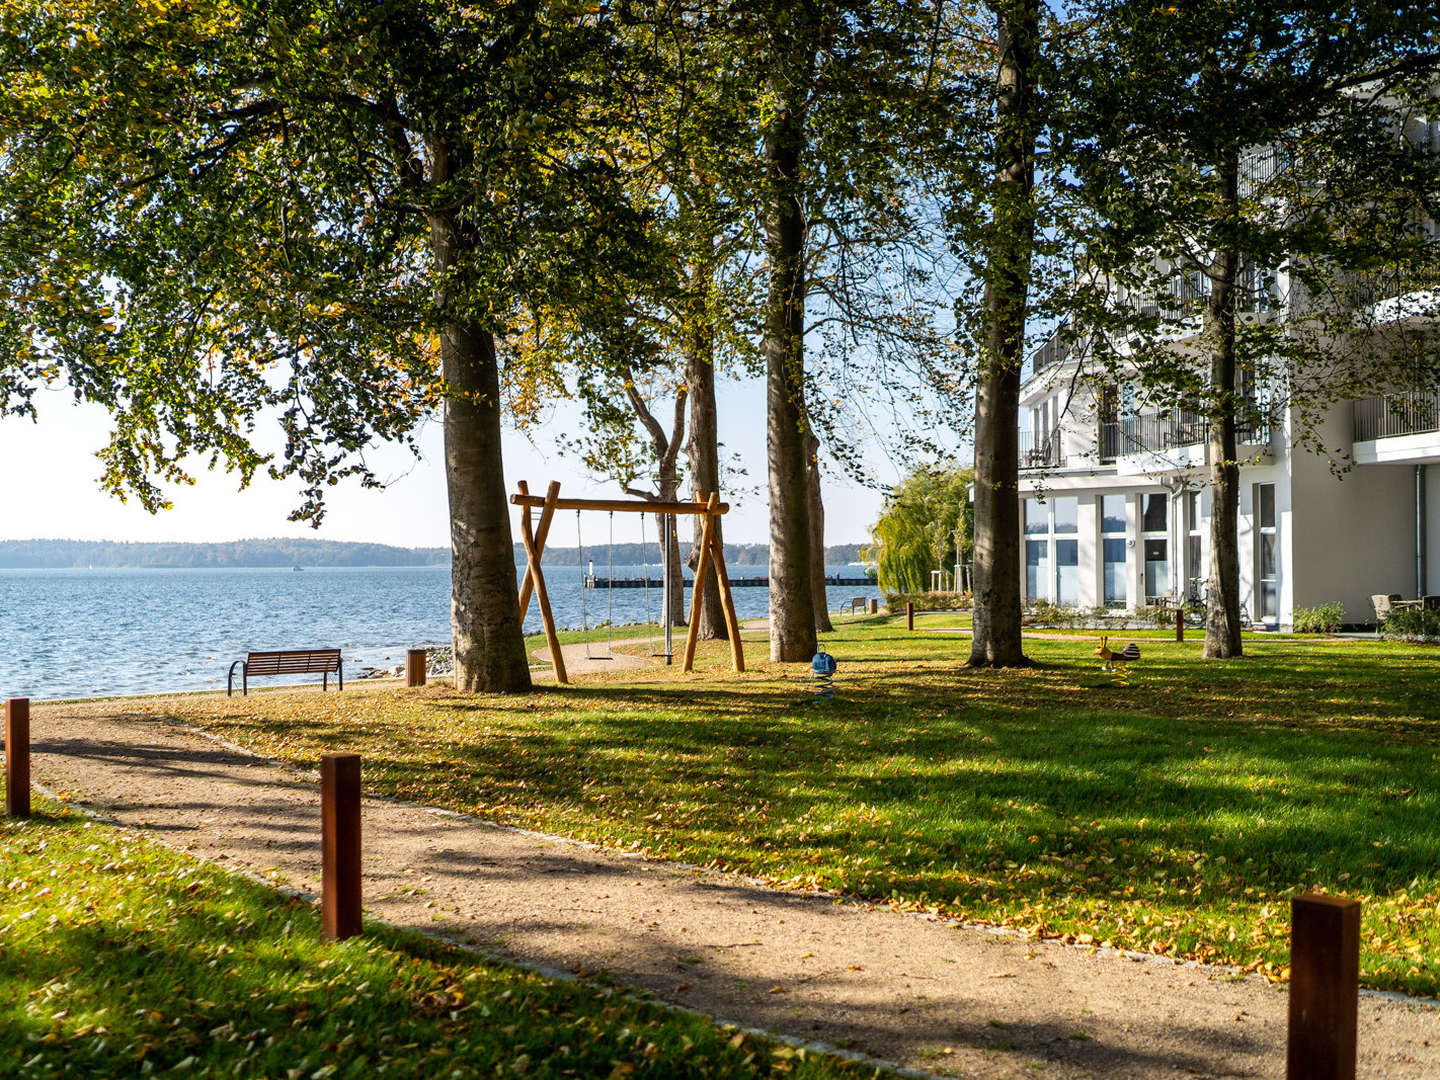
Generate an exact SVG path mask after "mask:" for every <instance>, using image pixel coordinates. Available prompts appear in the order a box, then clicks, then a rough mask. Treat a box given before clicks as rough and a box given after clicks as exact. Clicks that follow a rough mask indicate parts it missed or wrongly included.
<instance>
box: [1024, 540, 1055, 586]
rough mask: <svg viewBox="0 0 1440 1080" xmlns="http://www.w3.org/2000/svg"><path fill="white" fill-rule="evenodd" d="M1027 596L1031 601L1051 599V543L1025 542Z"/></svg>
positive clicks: (1042, 541)
mask: <svg viewBox="0 0 1440 1080" xmlns="http://www.w3.org/2000/svg"><path fill="white" fill-rule="evenodd" d="M1025 595H1026V596H1027V597H1028V598H1029V599H1031V600H1049V599H1050V541H1049V540H1026V541H1025Z"/></svg>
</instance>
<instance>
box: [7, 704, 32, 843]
mask: <svg viewBox="0 0 1440 1080" xmlns="http://www.w3.org/2000/svg"><path fill="white" fill-rule="evenodd" d="M5 813H6V814H7V815H8V816H10V817H14V818H28V817H29V816H30V699H29V698H23V697H12V698H11V699H10V700H9V701H7V702H5Z"/></svg>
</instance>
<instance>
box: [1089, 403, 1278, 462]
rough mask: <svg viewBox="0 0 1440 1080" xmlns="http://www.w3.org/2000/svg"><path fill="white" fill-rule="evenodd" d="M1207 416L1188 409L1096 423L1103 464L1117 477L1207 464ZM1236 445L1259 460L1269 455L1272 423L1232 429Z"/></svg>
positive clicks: (1248, 422) (1245, 422)
mask: <svg viewBox="0 0 1440 1080" xmlns="http://www.w3.org/2000/svg"><path fill="white" fill-rule="evenodd" d="M1205 427H1206V424H1205V417H1203V416H1201V415H1200V414H1199V413H1195V412H1190V411H1189V410H1187V409H1170V410H1166V411H1164V412H1157V413H1140V414H1138V415H1135V416H1127V417H1124V418H1123V419H1121V420H1117V421H1113V422H1111V423H1105V424H1101V425H1100V430H1099V447H1098V449H1099V457H1100V462H1101V464H1104V465H1112V464H1113V465H1115V466H1116V468H1117V471H1118V472H1119V473H1121V474H1131V473H1154V472H1172V471H1178V470H1183V469H1195V468H1199V467H1201V466H1203V465H1204V464H1205V463H1206V457H1205V455H1206V431H1205ZM1235 434H1236V442H1237V443H1238V444H1240V445H1241V446H1244V447H1246V448H1248V452H1247V456H1248V457H1251V458H1253V459H1255V461H1257V462H1259V461H1262V460H1267V459H1268V457H1269V454H1270V449H1269V446H1270V425H1269V423H1268V421H1265V420H1254V419H1245V420H1242V421H1241V422H1240V423H1239V424H1238V425H1237V426H1236V432H1235Z"/></svg>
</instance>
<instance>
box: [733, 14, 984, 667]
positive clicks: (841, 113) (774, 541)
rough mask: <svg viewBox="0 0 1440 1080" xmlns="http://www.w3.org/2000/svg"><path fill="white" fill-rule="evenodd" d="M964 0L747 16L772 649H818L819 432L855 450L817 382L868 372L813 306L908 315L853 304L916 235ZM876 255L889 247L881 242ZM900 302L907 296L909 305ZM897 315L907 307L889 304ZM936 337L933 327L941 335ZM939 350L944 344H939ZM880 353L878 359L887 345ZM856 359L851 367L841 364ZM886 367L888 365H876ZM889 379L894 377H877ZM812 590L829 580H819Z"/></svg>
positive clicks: (863, 325) (880, 336)
mask: <svg viewBox="0 0 1440 1080" xmlns="http://www.w3.org/2000/svg"><path fill="white" fill-rule="evenodd" d="M956 6H957V5H952V4H950V3H946V2H943V0H937V2H932V3H922V4H913V5H912V4H898V3H890V2H875V0H868V2H862V0H855V2H836V0H806V2H804V3H799V4H788V3H786V4H778V3H773V2H757V3H756V4H754V5H753V7H752V8H750V9H748V10H750V12H751V14H752V17H753V19H754V20H757V21H758V25H755V23H754V22H752V23H751V24H750V26H749V30H748V32H749V34H750V36H751V40H752V41H754V42H756V43H758V48H756V49H755V50H754V51H755V52H756V54H757V55H758V56H759V58H760V62H761V64H762V71H761V73H760V76H759V77H758V78H757V83H759V84H760V85H762V86H763V88H764V94H763V99H762V104H763V106H764V111H763V113H762V115H763V116H764V117H765V119H766V123H765V125H764V127H763V130H762V131H761V132H760V136H761V138H760V142H761V145H762V153H761V156H760V161H759V165H758V168H757V169H756V171H755V173H756V176H755V188H754V190H755V192H756V202H757V204H758V206H759V207H760V209H761V214H762V217H761V221H762V226H763V232H764V243H765V246H764V260H765V271H766V285H767V296H766V300H765V305H764V312H763V317H762V319H761V332H760V342H761V352H762V354H763V356H764V358H765V363H766V385H767V418H766V434H767V446H768V466H769V468H768V474H769V498H770V605H771V606H770V655H771V659H772V660H792V661H793V660H800V661H803V660H808V659H809V658H810V657H811V655H812V654H813V653H814V650H815V645H816V637H815V627H816V625H817V622H818V621H820V620H819V619H818V618H817V605H818V606H821V607H823V605H824V603H825V597H824V592H823V588H822V587H821V582H820V581H819V580H818V578H819V576H820V575H821V574H823V552H817V550H816V548H817V546H823V545H817V529H816V528H815V524H816V523H815V522H814V521H813V520H812V519H813V518H814V517H815V513H814V512H813V511H812V509H811V507H812V505H813V500H817V499H818V497H819V493H818V478H819V472H818V469H816V470H812V469H811V468H810V463H811V462H812V461H816V460H817V453H816V451H815V449H814V444H813V443H812V442H811V438H812V436H820V437H822V440H823V441H824V442H825V443H826V444H827V445H826V446H825V449H827V450H829V451H830V453H831V454H832V455H834V456H839V457H841V458H842V459H843V458H845V457H847V456H849V454H850V448H848V447H846V446H845V445H844V444H843V441H842V440H839V439H825V438H824V437H825V436H827V435H830V434H831V433H832V432H833V430H834V429H833V427H832V426H831V422H832V417H833V416H834V409H833V407H832V404H831V403H832V402H833V401H834V400H836V399H837V398H840V397H843V395H831V394H827V393H823V392H818V393H817V392H816V386H817V381H816V380H817V372H816V371H814V370H807V362H813V363H814V364H815V365H816V366H817V367H823V368H824V370H823V371H822V372H821V373H820V374H819V378H820V379H822V380H831V381H833V383H838V384H842V385H843V384H846V383H850V384H851V385H855V383H858V382H861V381H863V380H860V379H855V380H854V382H851V376H852V374H853V373H854V372H857V371H859V370H861V369H863V368H864V366H865V364H864V362H862V363H860V364H855V363H854V360H855V357H854V355H853V354H849V355H847V354H843V353H842V354H839V355H838V358H837V354H836V353H834V352H831V351H829V350H823V351H822V349H820V348H812V347H811V346H812V341H811V339H810V337H809V335H808V331H809V330H810V329H811V327H810V326H809V325H808V320H809V319H810V317H811V316H812V315H814V316H815V319H816V321H817V322H818V323H820V324H827V323H829V324H833V325H835V326H844V327H846V328H848V329H849V330H851V331H856V332H857V333H856V334H855V336H856V337H868V338H869V340H870V341H871V342H874V341H876V340H881V341H883V340H885V339H886V338H887V337H890V336H891V334H892V331H893V329H894V328H896V327H901V326H905V325H914V324H906V323H905V321H904V319H902V318H897V319H894V320H890V321H888V322H887V318H886V317H885V316H883V315H881V311H882V307H883V306H882V305H875V306H873V307H867V305H866V304H863V303H856V302H855V298H856V296H857V283H859V282H862V281H864V282H868V283H869V284H870V285H871V290H870V292H869V296H870V297H871V298H873V297H877V296H879V295H880V294H881V293H882V292H884V291H886V290H888V291H890V292H891V293H894V292H897V291H899V290H900V283H901V281H902V279H903V273H902V272H900V271H899V270H898V269H897V268H898V267H899V265H900V262H901V260H900V259H898V258H889V257H886V256H894V255H895V254H896V253H897V252H899V251H901V250H902V249H904V248H905V247H906V245H907V244H910V243H912V242H913V237H911V236H910V235H909V232H910V228H911V226H913V224H914V223H915V221H916V215H915V212H914V207H915V206H916V205H917V204H920V203H923V202H924V200H925V197H926V193H924V192H923V191H921V190H920V188H919V186H918V185H917V183H916V180H917V178H918V177H919V176H920V175H921V173H922V170H921V167H920V164H919V162H920V161H921V160H923V159H924V158H925V155H926V153H927V152H928V151H929V150H930V149H931V148H932V147H933V146H934V141H933V134H934V129H935V128H936V127H937V126H939V125H940V123H941V120H940V119H939V117H940V116H941V112H942V108H941V107H942V105H943V101H944V95H943V93H942V91H943V86H944V84H943V80H941V79H940V78H939V77H938V72H939V71H940V70H941V69H942V58H943V57H944V56H945V55H946V54H947V52H948V49H949V42H948V39H947V38H946V33H947V30H948V20H949V18H950V15H951V12H952V9H953V8H955V7H956ZM879 253H885V255H881V254H879ZM902 306H903V305H902ZM888 310H889V312H890V313H892V314H893V313H900V312H901V307H897V306H896V305H891V306H890V308H889V309H888ZM932 340H933V338H932ZM935 351H936V352H937V353H938V354H941V355H943V354H944V350H943V348H942V349H937V350H935ZM874 355H876V356H879V357H881V358H883V357H884V356H885V355H887V354H886V353H885V351H884V350H883V349H882V350H880V351H879V352H877V353H875V354H874ZM832 364H834V365H835V367H836V368H837V369H845V368H848V369H851V371H849V372H840V373H837V371H834V370H831V369H830V368H831V365H832ZM869 370H871V371H881V370H883V368H882V367H879V366H876V367H871V368H870V369H869ZM878 381H880V382H881V384H882V386H883V383H884V381H885V380H878ZM817 590H819V591H818V592H817Z"/></svg>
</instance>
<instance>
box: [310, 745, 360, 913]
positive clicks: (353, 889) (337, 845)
mask: <svg viewBox="0 0 1440 1080" xmlns="http://www.w3.org/2000/svg"><path fill="white" fill-rule="evenodd" d="M320 846H321V849H322V856H321V873H320V880H321V890H320V914H321V921H322V922H323V924H324V929H325V937H326V938H327V939H329V940H330V941H343V940H344V939H345V938H348V937H354V936H355V935H356V934H358V933H360V755H359V754H325V755H324V756H323V757H321V758H320Z"/></svg>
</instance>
